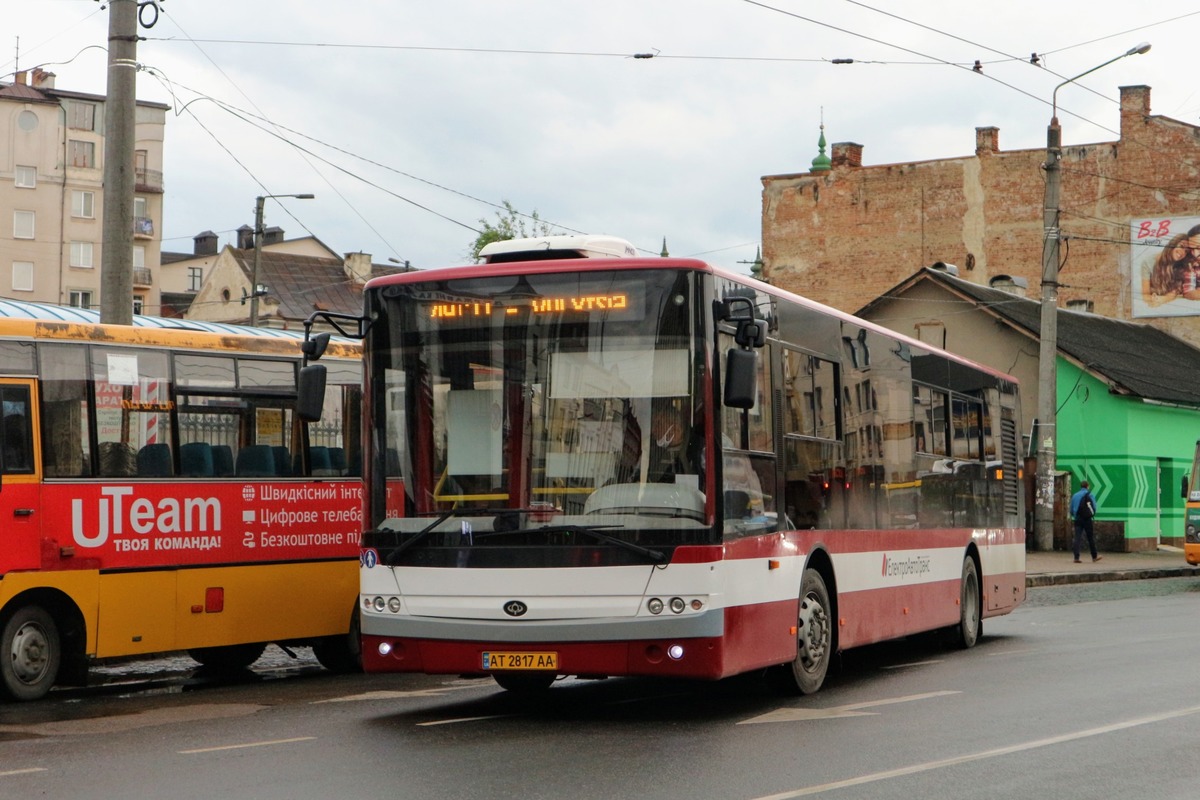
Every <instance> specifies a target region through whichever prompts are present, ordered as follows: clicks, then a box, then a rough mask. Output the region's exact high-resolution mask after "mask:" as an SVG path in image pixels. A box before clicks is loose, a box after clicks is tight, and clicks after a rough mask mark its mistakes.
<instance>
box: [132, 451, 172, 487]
mask: <svg viewBox="0 0 1200 800" xmlns="http://www.w3.org/2000/svg"><path fill="white" fill-rule="evenodd" d="M137 474H138V477H141V478H169V477H171V476H172V475H174V474H175V469H174V467H173V466H172V464H171V446H170V445H168V444H166V443H165V442H157V443H152V444H148V445H146V446H145V447H143V448H142V449H141V450H138V454H137Z"/></svg>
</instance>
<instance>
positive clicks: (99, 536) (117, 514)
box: [71, 486, 221, 550]
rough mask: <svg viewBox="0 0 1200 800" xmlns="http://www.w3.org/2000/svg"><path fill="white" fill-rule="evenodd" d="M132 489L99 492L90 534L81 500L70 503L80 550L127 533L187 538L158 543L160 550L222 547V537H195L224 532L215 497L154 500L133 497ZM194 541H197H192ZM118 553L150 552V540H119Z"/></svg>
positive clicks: (118, 488) (73, 530)
mask: <svg viewBox="0 0 1200 800" xmlns="http://www.w3.org/2000/svg"><path fill="white" fill-rule="evenodd" d="M133 491H134V489H133V487H132V486H105V487H104V488H102V489H101V490H100V498H99V500H98V502H97V504H96V517H95V521H96V527H95V528H94V529H93V530H92V532H91V533H89V532H88V530H87V527H86V525H85V523H84V508H83V502H84V501H83V499H82V498H78V497H77V498H73V499H72V500H71V533H72V535H73V536H74V538H75V543H76V544H77V545H79V546H80V547H102V546H103V545H104V544H105V543H107V542H108V537H109V535H110V534H111V535H113V536H122V537H123V536H124V534H126V533H133V534H139V535H141V536H146V535H148V534H151V533H163V534H184V535H185V537H186V538H179V537H174V538H167V539H163V540H161V541H160V542H159V546H158V549H179V548H180V547H202V548H208V547H213V546H219V542H220V537H219V536H197V535H196V534H207V533H209V532H212V533H220V532H221V501H220V500H219V499H217V498H216V497H185V498H183V499H180V498H178V497H164V498H162V499H161V500H159V501H158V503H157V504H155V503H154V501H152V500H149V499H147V498H145V497H133ZM193 540H195V541H193ZM117 541H118V544H125V545H133V544H134V543H135V542H136V545H137V546H136V547H134V546H125V547H121V546H118V548H117V549H118V550H130V549H136V550H148V549H149V544H150V542H149V541H148V540H133V541H131V540H126V539H124V538H122V539H119V540H117Z"/></svg>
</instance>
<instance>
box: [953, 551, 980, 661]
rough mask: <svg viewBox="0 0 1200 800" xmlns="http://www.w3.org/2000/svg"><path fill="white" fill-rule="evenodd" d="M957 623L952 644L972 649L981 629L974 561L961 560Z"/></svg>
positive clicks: (977, 576)
mask: <svg viewBox="0 0 1200 800" xmlns="http://www.w3.org/2000/svg"><path fill="white" fill-rule="evenodd" d="M959 608H960V609H961V610H960V613H959V621H958V625H957V626H956V627H955V628H954V643H955V644H956V645H958V646H959V647H961V648H963V649H964V650H966V649H968V648H971V647H974V646H975V643H976V642H978V641H979V634H980V632H981V631H982V629H983V621H982V620H981V619H980V612H979V609H980V602H979V570H978V568H976V566H975V559H973V558H971V557H970V556H967V557H966V558H965V559H963V569H962V584H961V588H960V589H959Z"/></svg>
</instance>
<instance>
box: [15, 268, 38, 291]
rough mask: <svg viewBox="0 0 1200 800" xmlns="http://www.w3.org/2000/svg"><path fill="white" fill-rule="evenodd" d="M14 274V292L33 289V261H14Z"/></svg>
mask: <svg viewBox="0 0 1200 800" xmlns="http://www.w3.org/2000/svg"><path fill="white" fill-rule="evenodd" d="M12 275H13V278H12V288H13V291H14V292H32V291H33V262H32V261H14V262H13V273H12Z"/></svg>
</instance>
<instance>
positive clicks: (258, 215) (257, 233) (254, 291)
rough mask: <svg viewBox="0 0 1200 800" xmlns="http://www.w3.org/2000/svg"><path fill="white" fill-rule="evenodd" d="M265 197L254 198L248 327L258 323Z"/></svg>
mask: <svg viewBox="0 0 1200 800" xmlns="http://www.w3.org/2000/svg"><path fill="white" fill-rule="evenodd" d="M266 201H267V198H266V197H257V198H255V200H254V267H253V269H251V270H250V327H252V328H253V327H256V326H257V325H258V294H259V292H258V268H259V266H260V265H261V264H262V248H263V205H264V204H265V203H266Z"/></svg>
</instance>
